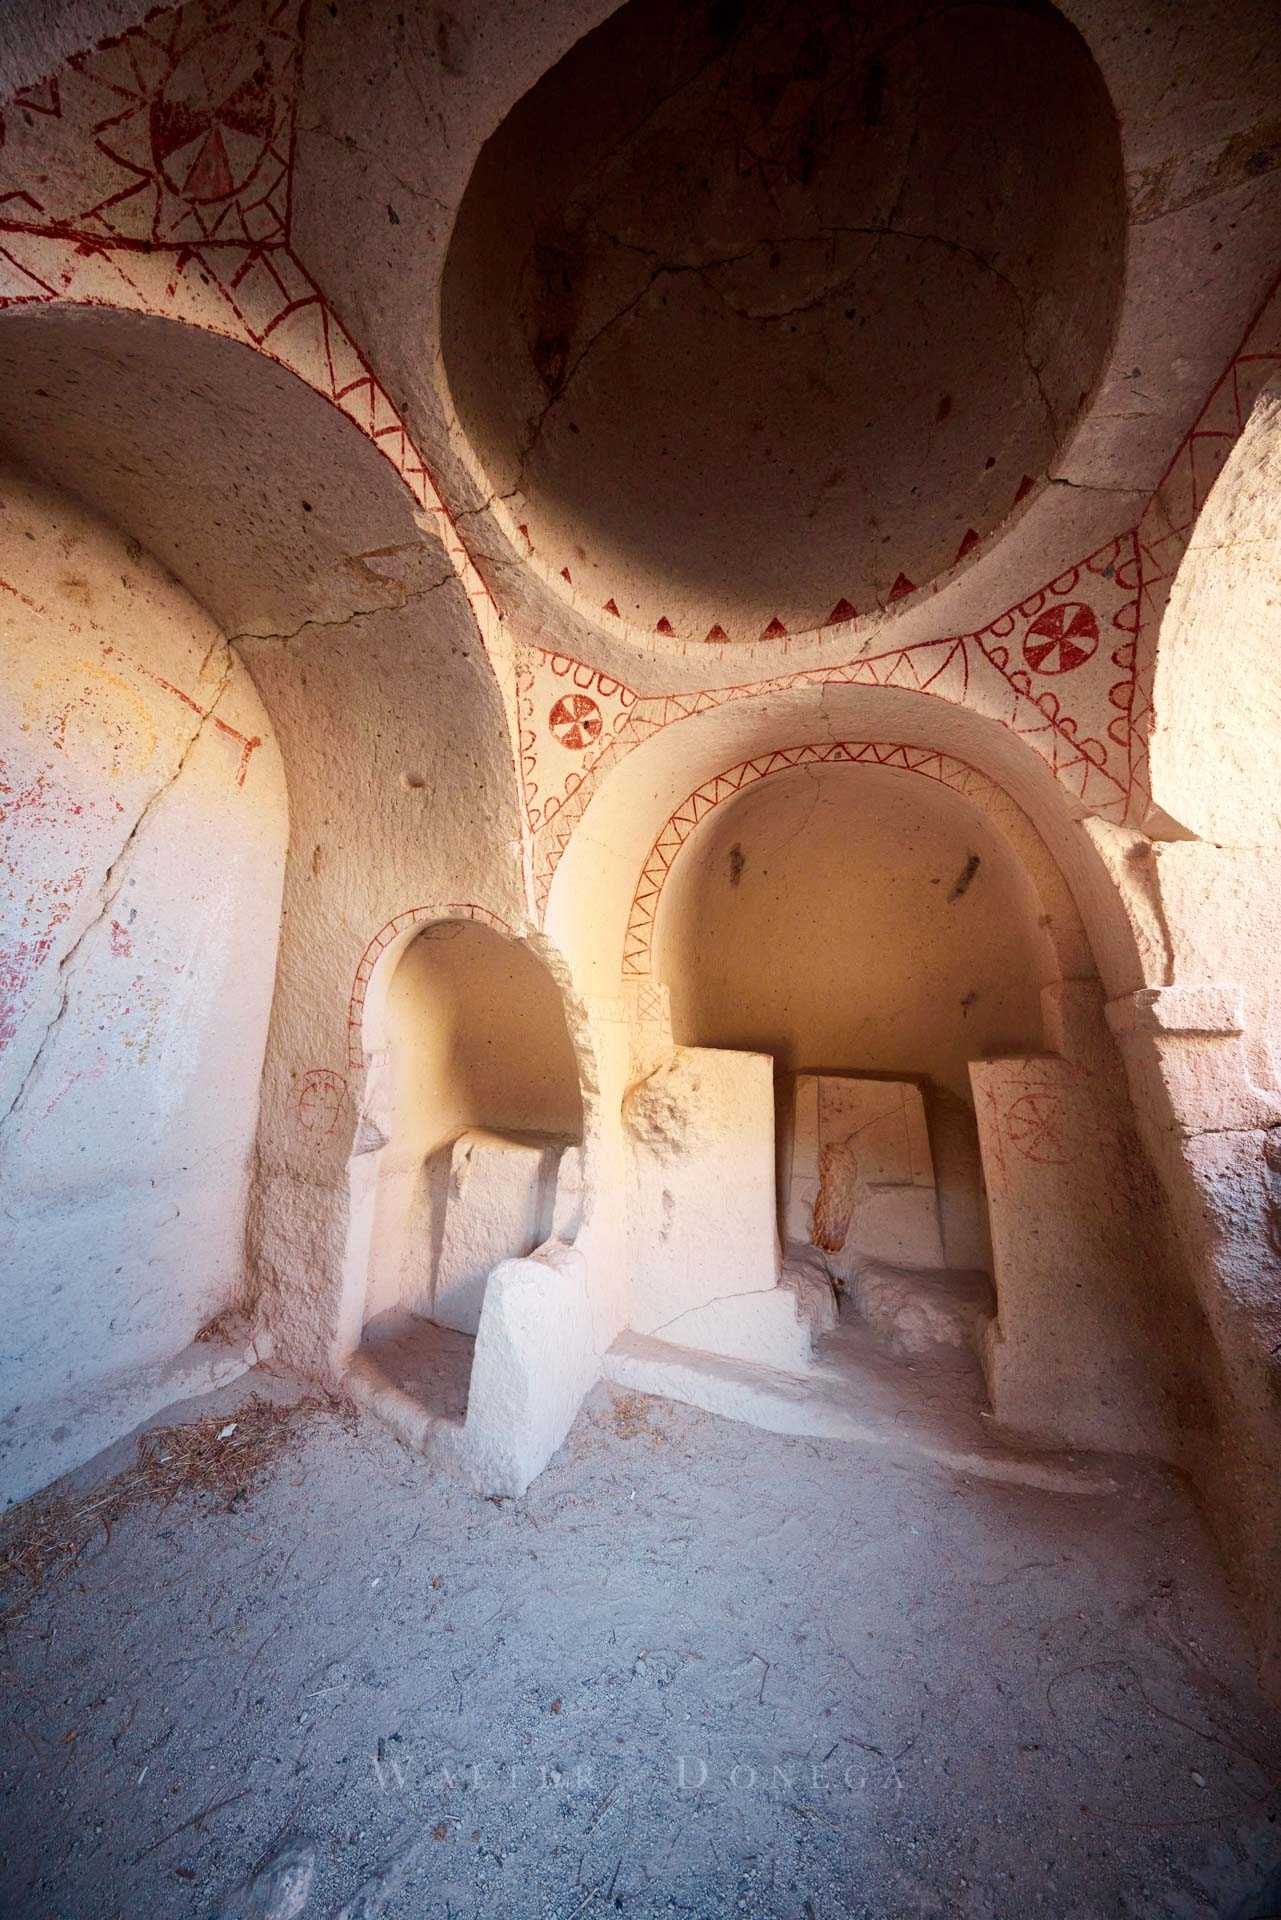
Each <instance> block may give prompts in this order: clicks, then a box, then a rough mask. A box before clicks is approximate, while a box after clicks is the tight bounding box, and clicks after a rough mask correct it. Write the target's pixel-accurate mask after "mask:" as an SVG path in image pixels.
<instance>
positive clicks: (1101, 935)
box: [545, 685, 1145, 996]
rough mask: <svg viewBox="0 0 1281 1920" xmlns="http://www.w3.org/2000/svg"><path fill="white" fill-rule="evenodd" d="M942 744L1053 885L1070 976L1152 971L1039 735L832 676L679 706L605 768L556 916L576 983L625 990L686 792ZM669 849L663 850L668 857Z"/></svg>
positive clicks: (1129, 983) (579, 829)
mask: <svg viewBox="0 0 1281 1920" xmlns="http://www.w3.org/2000/svg"><path fill="white" fill-rule="evenodd" d="M824 746H826V747H827V748H829V749H831V750H832V751H841V750H843V749H844V748H846V747H848V748H849V750H850V752H851V753H854V752H857V753H871V754H873V755H874V754H875V753H877V752H879V751H880V750H881V749H882V748H889V749H891V750H895V751H900V752H904V753H911V754H918V753H924V754H926V755H929V754H934V755H943V756H944V757H945V758H947V759H948V760H949V761H951V762H955V763H957V764H958V765H959V766H961V767H962V768H964V769H968V770H969V773H970V774H972V775H973V776H975V777H977V778H978V779H979V780H980V781H981V782H982V783H983V784H984V789H985V796H986V797H985V802H984V804H985V806H986V807H987V808H988V810H989V811H992V812H994V814H995V815H998V816H999V817H1000V819H1001V821H1002V822H1003V823H1005V825H1004V827H1003V831H1005V830H1008V832H1009V833H1010V834H1011V835H1013V836H1014V839H1015V841H1016V843H1017V844H1018V846H1019V848H1020V858H1021V859H1022V860H1023V861H1024V863H1025V864H1028V865H1029V866H1030V869H1031V870H1032V871H1034V872H1035V873H1036V874H1037V875H1038V885H1039V886H1042V887H1043V888H1044V889H1045V890H1046V899H1047V903H1048V904H1047V911H1049V912H1050V914H1051V922H1050V924H1051V928H1052V929H1053V930H1056V931H1055V937H1056V938H1057V939H1060V940H1061V947H1060V952H1059V962H1058V966H1059V972H1060V975H1061V976H1062V977H1063V978H1065V979H1076V978H1084V977H1090V976H1093V975H1095V974H1097V975H1098V977H1099V978H1100V979H1101V981H1102V982H1103V985H1104V987H1105V989H1106V991H1107V993H1108V995H1109V996H1113V995H1116V994H1119V993H1123V992H1126V991H1130V990H1133V989H1134V988H1135V987H1137V986H1139V985H1140V984H1142V982H1143V978H1144V972H1143V969H1144V964H1145V961H1144V956H1143V954H1142V953H1141V952H1140V950H1139V947H1138V944H1137V942H1136V939H1135V934H1134V929H1133V927H1132V925H1131V922H1130V919H1129V917H1128V914H1127V912H1126V910H1125V907H1124V905H1123V902H1122V898H1121V895H1120V892H1119V890H1118V886H1117V883H1116V880H1115V879H1114V877H1113V874H1112V873H1111V872H1110V871H1109V868H1108V866H1107V864H1106V863H1105V861H1104V859H1103V858H1102V857H1101V855H1100V853H1099V851H1098V849H1097V847H1096V845H1095V842H1094V839H1093V838H1092V836H1091V834H1090V833H1089V832H1087V831H1085V825H1086V822H1085V820H1084V816H1083V815H1082V813H1081V812H1080V809H1079V806H1078V805H1077V804H1076V803H1074V802H1073V801H1072V800H1071V798H1070V797H1069V795H1068V794H1067V793H1066V791H1065V790H1064V789H1063V788H1062V787H1061V786H1060V785H1059V784H1058V783H1057V782H1056V781H1055V780H1054V779H1053V778H1052V777H1051V776H1050V775H1049V773H1048V771H1047V769H1046V767H1045V764H1044V762H1043V761H1042V760H1041V759H1040V758H1039V756H1038V755H1037V754H1036V753H1035V752H1034V750H1033V749H1032V747H1031V746H1029V745H1028V744H1027V743H1026V742H1025V741H1022V740H1020V739H1019V738H1018V737H1017V736H1016V735H1015V734H1014V733H1012V732H1011V731H1010V730H1009V729H1008V728H1006V727H1003V726H1002V725H1000V724H999V723H998V722H996V721H994V720H990V719H987V718H985V717H983V716H981V715H979V714H976V713H974V712H972V711H970V710H968V709H966V708H962V707H956V706H952V705H950V704H948V703H945V702H942V701H940V700H937V699H934V698H933V697H932V696H930V695H929V694H925V693H915V692H911V691H908V690H906V689H903V688H896V687H867V686H853V685H835V686H834V685H825V686H821V687H804V686H802V687H791V688H787V689H780V690H772V691H768V692H764V693H761V694H759V695H751V696H746V697H742V698H739V699H735V700H732V701H727V702H725V703H723V704H721V705H718V706H716V707H713V708H709V709H706V710H700V711H696V712H694V713H693V714H691V715H689V716H688V717H685V718H682V719H678V720H675V721H673V722H671V723H670V724H669V725H667V726H665V727H663V728H661V729H660V730H659V731H657V732H656V733H654V734H653V735H652V736H651V737H650V738H649V739H648V740H646V741H644V742H643V743H642V744H641V745H640V746H638V747H636V748H635V749H634V750H633V751H632V752H631V753H630V754H629V755H628V756H627V758H626V759H625V760H624V761H623V762H622V763H621V764H620V765H619V766H618V767H616V768H614V769H612V770H611V771H610V773H609V774H608V775H607V776H606V777H605V778H604V779H603V780H602V782H601V783H600V785H599V787H598V788H597V791H596V792H595V793H594V794H593V796H592V799H591V801H590V803H589V804H588V806H587V809H586V811H585V813H584V815H583V817H582V819H581V821H580V822H579V823H578V825H577V826H576V828H575V830H574V833H573V835H572V837H571V838H570V839H569V842H568V844H567V846H566V847H565V849H564V851H563V853H562V855H561V857H560V859H559V861H558V863H557V866H556V870H555V873H554V875H553V878H552V882H551V887H550V892H549V897H548V904H547V912H546V916H545V926H546V929H547V932H548V934H549V935H550V936H551V938H552V939H553V940H554V941H555V942H556V944H557V946H558V948H559V949H560V950H561V951H562V952H563V953H564V954H565V957H566V960H567V962H568V963H569V966H570V968H571V970H572V973H573V977H574V980H575V984H576V987H577V989H578V991H579V992H591V993H600V994H608V993H612V992H614V993H616V992H617V990H618V981H619V978H620V974H621V975H622V976H623V977H624V978H626V977H627V976H628V975H629V974H630V973H631V972H632V967H631V963H630V961H629V959H628V953H629V948H630V946H631V944H632V942H631V939H630V935H629V930H630V929H632V928H633V926H634V924H635V908H636V893H637V886H638V881H639V879H640V877H641V875H642V874H643V872H644V870H645V867H646V863H647V860H648V859H649V857H650V855H651V854H652V853H653V852H654V851H655V850H656V849H658V848H659V846H660V842H662V841H663V839H664V835H665V834H666V832H667V829H668V828H669V826H670V824H671V823H672V822H673V821H674V819H675V817H676V816H677V815H678V814H679V813H680V812H681V811H682V808H683V807H684V806H685V805H686V803H690V804H691V805H692V806H693V815H692V818H694V819H696V818H698V817H701V809H702V806H703V802H702V801H701V800H697V801H696V800H695V799H694V796H696V795H700V794H701V792H702V790H703V788H704V787H705V786H706V785H707V783H709V782H715V781H716V779H717V778H718V777H719V776H721V775H723V774H724V773H725V771H726V770H727V769H732V768H735V767H740V766H745V765H748V764H751V763H763V762H764V761H765V760H767V759H768V758H769V756H770V755H771V754H773V753H775V752H778V751H782V750H792V749H800V748H806V749H811V750H813V749H816V748H821V747H824ZM661 865H662V861H661V857H660V859H659V866H660V868H661Z"/></svg>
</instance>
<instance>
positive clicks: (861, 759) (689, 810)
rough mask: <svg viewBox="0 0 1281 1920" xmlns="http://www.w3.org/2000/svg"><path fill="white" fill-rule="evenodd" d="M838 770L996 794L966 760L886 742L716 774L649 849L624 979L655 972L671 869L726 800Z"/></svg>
mask: <svg viewBox="0 0 1281 1920" xmlns="http://www.w3.org/2000/svg"><path fill="white" fill-rule="evenodd" d="M837 765H844V766H851V767H857V766H875V767H889V768H890V769H891V770H892V771H894V772H895V773H915V774H919V775H921V776H922V777H923V778H925V779H927V780H934V781H937V782H938V783H939V784H940V785H941V786H945V787H951V788H952V789H953V790H954V791H955V792H959V793H968V794H972V795H975V796H978V795H981V794H984V793H993V792H995V788H994V787H993V785H992V782H991V781H990V780H988V779H987V778H986V777H985V776H984V775H983V774H981V773H979V772H977V771H976V769H975V768H973V767H969V766H966V764H965V762H964V761H962V760H953V759H952V758H951V756H950V755H949V754H946V753H935V752H934V751H933V750H932V749H930V748H928V747H905V746H899V745H896V744H894V743H892V742H890V741H885V740H841V741H837V742H835V743H833V742H832V741H827V740H825V741H821V742H819V743H817V744H815V745H812V746H804V747H784V748H782V749H780V750H779V751H777V752H774V753H762V754H757V755H756V756H755V757H754V758H753V759H751V760H740V761H739V763H738V765H737V766H734V767H728V768H726V770H725V772H724V773H718V774H714V775H713V777H712V778H711V779H710V780H705V781H704V782H703V784H702V786H700V787H695V789H694V791H693V792H692V793H690V794H687V795H686V797H685V798H684V800H682V801H681V804H680V806H679V807H677V808H676V810H675V812H674V813H672V815H671V816H670V817H669V819H668V820H667V821H666V822H665V823H664V825H663V828H662V831H661V832H660V833H659V835H658V837H657V839H656V840H655V841H654V844H653V846H652V847H651V848H650V850H649V854H648V856H647V857H646V860H645V864H644V866H643V867H642V869H641V876H640V879H639V880H638V881H637V883H636V892H635V894H634V895H633V897H632V908H631V912H630V914H629V915H628V920H627V933H626V935H625V937H624V941H623V976H624V978H625V979H627V978H630V979H639V978H643V977H645V976H647V975H648V974H649V972H650V969H651V965H652V961H653V952H652V943H653V937H654V923H655V921H656V920H657V918H658V903H659V900H660V899H661V897H662V892H663V887H664V885H665V883H666V880H667V876H668V874H669V872H670V871H671V867H672V863H673V861H674V860H675V858H676V856H677V854H678V853H679V852H680V850H681V848H682V847H683V846H684V844H685V842H686V840H688V838H689V836H690V834H691V833H693V831H694V829H695V827H697V826H699V825H700V824H701V822H702V821H704V820H705V819H706V818H707V816H708V814H709V813H711V812H712V810H713V809H714V808H715V807H718V806H720V804H721V802H722V801H723V800H729V799H731V798H732V797H733V795H734V794H736V793H742V792H743V790H744V788H746V787H750V786H754V785H755V784H756V782H757V781H758V780H768V779H769V777H770V775H771V774H775V773H791V772H793V771H794V770H795V769H796V768H797V767H811V766H837Z"/></svg>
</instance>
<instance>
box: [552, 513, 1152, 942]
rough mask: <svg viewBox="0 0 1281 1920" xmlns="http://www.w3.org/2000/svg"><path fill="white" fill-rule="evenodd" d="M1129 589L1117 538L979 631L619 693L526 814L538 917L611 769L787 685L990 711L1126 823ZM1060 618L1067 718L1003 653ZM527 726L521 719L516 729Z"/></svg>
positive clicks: (1133, 582) (1129, 571)
mask: <svg viewBox="0 0 1281 1920" xmlns="http://www.w3.org/2000/svg"><path fill="white" fill-rule="evenodd" d="M1138 585H1139V581H1138V560H1137V548H1136V544H1135V539H1134V535H1133V534H1124V535H1121V536H1120V537H1119V538H1118V539H1116V540H1110V541H1108V543H1107V544H1106V546H1103V547H1100V548H1099V549H1098V551H1097V552H1095V553H1092V554H1090V555H1089V556H1088V557H1087V558H1086V559H1085V560H1082V561H1081V562H1080V563H1079V564H1078V565H1077V566H1075V567H1069V568H1068V570H1067V572H1066V573H1063V574H1060V575H1059V576H1058V577H1057V578H1056V579H1054V580H1052V581H1049V582H1048V583H1047V584H1046V585H1045V586H1044V587H1041V588H1038V589H1037V591H1036V592H1035V593H1033V594H1030V595H1029V596H1028V598H1027V599H1025V600H1022V601H1020V602H1019V603H1018V604H1017V605H1015V606H1013V607H1010V608H1007V609H1006V611H1005V612H1004V613H1003V614H1000V615H998V617H997V618H996V619H995V620H993V621H991V622H990V623H989V625H988V626H986V627H984V628H981V629H980V630H979V631H978V632H977V633H972V634H952V635H949V636H947V637H946V638H944V639H941V640H925V641H921V642H919V643H918V644H916V645H914V646H908V647H892V648H889V649H887V650H886V651H885V652H884V653H879V654H872V655H869V656H866V657H864V658H861V659H858V660H851V661H847V662H846V663H844V664H843V665H841V666H836V667H812V668H804V669H801V670H799V671H797V672H794V673H786V674H776V675H774V676H773V677H772V678H770V679H768V680H757V681H747V682H744V683H742V684H739V685H736V686H728V687H711V688H704V689H702V690H701V691H699V692H696V693H688V694H685V693H667V694H651V695H645V696H642V695H637V694H635V693H633V692H632V691H631V689H629V688H624V689H622V690H621V691H622V694H623V695H624V698H625V705H624V707H623V708H622V710H621V712H620V716H619V723H618V725H617V726H616V728H615V730H614V731H613V733H612V734H611V735H610V736H609V737H608V738H607V739H606V740H605V742H604V743H603V745H602V747H601V749H600V750H599V751H598V752H597V753H595V754H594V755H592V756H590V757H589V758H588V760H587V762H586V763H585V765H584V767H583V768H582V770H581V773H576V774H575V775H574V776H573V779H572V782H567V783H566V789H565V792H564V794H563V795H562V796H561V797H559V798H558V799H557V801H556V803H555V805H554V806H553V805H552V804H551V803H550V802H549V803H548V804H547V805H545V806H544V807H543V809H542V811H541V814H537V815H536V814H535V813H533V812H531V814H530V826H531V829H532V830H533V831H534V832H535V836H536V838H535V848H534V889H535V901H536V906H537V910H538V912H539V913H540V914H542V913H543V912H544V911H545V909H546V904H547V899H548V895H549V893H550V889H551V882H552V877H553V875H554V873H555V871H556V868H557V866H558V865H559V862H560V859H561V856H562V854H563V853H564V851H565V848H566V847H567V846H568V844H569V840H570V836H571V834H572V833H573V830H574V827H575V826H576V824H577V822H578V821H579V820H580V819H581V818H582V815H583V813H584V812H585V811H586V808H587V805H588V803H589V801H590V800H591V798H592V795H593V794H594V792H595V791H596V789H597V787H598V786H599V784H600V782H601V780H602V778H603V777H604V775H605V774H606V773H607V772H608V771H609V770H610V768H611V767H614V766H617V765H618V764H619V762H620V761H621V760H623V759H625V758H626V756H627V755H628V754H629V753H630V752H631V751H632V750H633V748H635V747H637V746H639V745H640V744H641V742H642V741H643V740H647V739H649V738H650V737H651V736H652V735H653V734H655V733H657V732H659V731H660V730H661V729H662V728H663V727H666V726H671V725H672V724H673V723H675V722H676V721H680V720H685V719H689V718H691V717H692V716H693V715H695V714H699V713H706V712H709V711H710V710H711V709H712V708H714V707H719V706H723V705H724V704H725V703H726V702H727V701H730V700H737V699H743V698H748V697H751V696H758V695H761V694H768V693H776V692H785V691H789V690H791V689H792V688H795V687H819V686H875V687H907V688H910V689H912V690H913V691H914V692H920V693H930V694H933V695H934V696H935V698H937V699H941V700H946V701H949V702H951V703H952V704H954V705H958V706H967V707H970V708H973V709H976V710H977V711H979V712H982V713H987V714H989V715H991V716H992V717H993V718H995V719H997V720H999V721H1000V722H1001V723H1002V724H1003V725H1004V726H1006V727H1008V728H1010V730H1011V731H1012V732H1014V733H1017V734H1019V735H1020V736H1021V737H1022V738H1023V739H1025V740H1026V741H1027V742H1028V744H1029V745H1030V746H1031V747H1033V748H1034V750H1035V751H1036V752H1037V753H1038V754H1040V756H1041V758H1042V759H1043V760H1045V761H1046V763H1047V765H1048V766H1049V768H1050V771H1051V772H1052V773H1053V774H1054V776H1055V778H1056V779H1057V780H1059V781H1061V782H1062V783H1063V784H1064V785H1065V786H1066V787H1067V788H1068V789H1069V790H1070V791H1071V793H1072V794H1073V795H1074V797H1075V798H1077V799H1080V800H1081V801H1083V802H1084V803H1085V804H1086V805H1088V806H1089V807H1091V808H1092V809H1093V810H1094V811H1096V812H1098V813H1103V814H1107V815H1109V816H1110V817H1113V818H1123V817H1124V816H1125V813H1126V809H1127V806H1128V792H1129V759H1128V751H1127V740H1128V702H1129V700H1130V699H1131V697H1132V691H1133V661H1134V627H1135V623H1136V621H1137V619H1138ZM1087 615H1088V621H1089V622H1093V626H1094V632H1095V635H1096V638H1095V650H1094V652H1093V653H1087V652H1086V649H1085V644H1084V636H1085V634H1086V632H1087V631H1088V623H1087ZM1060 618H1062V620H1063V622H1064V625H1065V626H1071V627H1073V629H1074V632H1073V636H1072V639H1071V643H1070V644H1071V646H1072V647H1073V649H1074V650H1075V652H1077V653H1078V654H1080V655H1082V656H1083V657H1082V658H1079V659H1076V660H1074V662H1073V666H1074V668H1079V669H1081V671H1080V672H1079V673H1076V674H1075V676H1074V681H1073V699H1074V705H1075V708H1076V712H1075V713H1071V712H1068V711H1067V710H1066V709H1065V708H1064V705H1063V700H1062V697H1061V696H1060V695H1059V694H1057V693H1055V692H1053V691H1051V690H1050V689H1045V688H1038V687H1037V686H1036V685H1035V684H1034V682H1033V677H1032V673H1031V672H1030V671H1029V669H1028V668H1027V667H1026V666H1024V665H1018V666H1014V665H1012V663H1011V658H1010V649H1009V645H1008V644H1007V642H1009V641H1010V640H1011V639H1013V638H1015V637H1016V636H1018V637H1019V639H1020V640H1021V638H1022V636H1023V634H1024V633H1025V632H1026V630H1027V629H1028V628H1029V627H1030V626H1033V625H1035V624H1036V623H1037V622H1039V621H1049V622H1050V624H1051V625H1052V626H1053V625H1056V624H1057V622H1058V620H1059V619H1060ZM1105 630H1109V631H1110V633H1111V634H1112V636H1113V637H1114V638H1115V640H1116V645H1115V646H1113V647H1109V648H1106V649H1103V648H1101V647H1100V646H1099V641H1098V636H1099V635H1101V634H1102V633H1103V632H1104V631H1105ZM559 657H560V658H562V659H563V658H564V657H563V656H559ZM1047 657H1049V656H1047ZM566 666H567V668H573V669H574V671H575V675H576V676H577V674H578V673H579V672H581V673H582V674H589V673H590V671H591V670H590V669H589V668H586V667H581V666H580V664H579V663H578V662H566ZM576 683H577V681H576ZM611 684H613V683H611ZM1080 715H1090V716H1091V717H1092V719H1093V721H1094V727H1096V728H1097V732H1095V731H1094V730H1092V729H1090V728H1087V727H1086V726H1085V725H1084V724H1082V721H1081V720H1080V718H1079V717H1078V716H1080ZM525 724H526V723H525V722H524V721H522V728H524V726H525ZM524 740H525V734H524V732H522V741H524ZM523 751H524V753H525V755H526V761H527V764H528V765H530V766H532V765H535V764H537V762H538V759H539V744H538V740H537V737H536V736H535V737H534V738H533V740H532V741H531V742H530V744H528V745H527V746H524V747H523ZM527 804H528V802H527Z"/></svg>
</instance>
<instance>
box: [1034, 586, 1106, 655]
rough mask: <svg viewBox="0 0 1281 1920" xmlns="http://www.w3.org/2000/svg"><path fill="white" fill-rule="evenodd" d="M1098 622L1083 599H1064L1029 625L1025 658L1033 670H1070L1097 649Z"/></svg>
mask: <svg viewBox="0 0 1281 1920" xmlns="http://www.w3.org/2000/svg"><path fill="white" fill-rule="evenodd" d="M1098 644H1099V623H1098V621H1097V620H1096V619H1095V617H1094V615H1093V613H1092V612H1091V611H1090V609H1089V607H1087V606H1086V604H1085V602H1084V601H1083V600H1065V601H1064V602H1063V604H1062V605H1061V606H1058V607H1050V608H1048V609H1047V611H1046V612H1045V613H1042V614H1039V615H1038V616H1037V618H1036V619H1035V620H1033V621H1031V622H1030V623H1029V625H1028V630H1027V632H1026V633H1025V634H1024V635H1023V658H1024V659H1025V660H1026V661H1027V663H1028V665H1029V667H1031V668H1032V670H1033V672H1034V673H1071V672H1072V671H1073V670H1074V669H1075V668H1076V667H1083V666H1084V665H1085V663H1086V661H1087V660H1088V659H1089V658H1090V657H1091V655H1092V654H1093V653H1095V651H1096V650H1097V648H1098Z"/></svg>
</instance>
